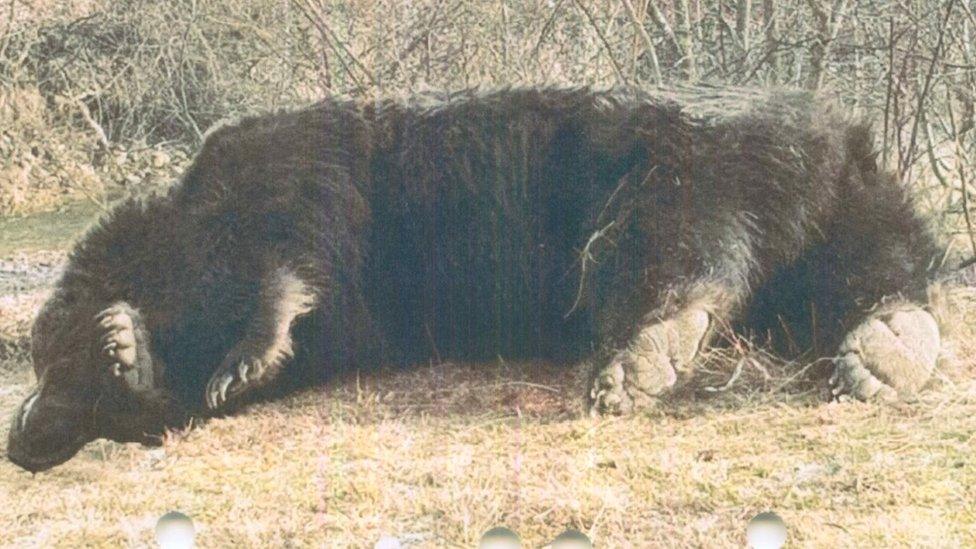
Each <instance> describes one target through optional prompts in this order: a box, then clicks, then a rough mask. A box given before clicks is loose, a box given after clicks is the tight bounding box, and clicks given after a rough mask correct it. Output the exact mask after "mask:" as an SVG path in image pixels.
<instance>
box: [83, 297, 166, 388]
mask: <svg viewBox="0 0 976 549" xmlns="http://www.w3.org/2000/svg"><path fill="white" fill-rule="evenodd" d="M95 323H96V324H95V325H96V331H97V335H96V341H95V344H96V351H97V354H98V361H99V362H100V364H101V365H102V367H103V368H104V369H105V370H106V371H107V372H108V373H109V375H111V376H112V377H115V378H119V379H121V380H122V381H123V382H125V383H126V384H127V385H128V386H129V387H130V388H131V389H133V390H135V391H138V392H143V391H149V390H152V389H153V388H154V387H155V372H154V371H153V360H152V357H151V355H150V352H149V341H148V339H149V336H148V333H147V332H146V329H145V327H144V326H143V323H142V317H141V316H140V315H139V311H137V310H136V309H134V308H133V307H131V306H130V305H129V304H127V303H125V302H121V301H120V302H117V303H114V304H113V305H112V306H110V307H109V308H107V309H105V310H103V311H102V312H100V313H98V314H97V315H95Z"/></svg>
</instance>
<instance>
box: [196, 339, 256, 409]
mask: <svg viewBox="0 0 976 549" xmlns="http://www.w3.org/2000/svg"><path fill="white" fill-rule="evenodd" d="M266 370H267V368H266V367H265V364H264V362H263V361H261V360H260V359H258V358H254V357H250V356H246V355H243V356H242V355H239V354H237V353H231V354H230V355H229V356H228V357H227V358H226V359H225V360H224V362H223V364H221V365H220V367H219V368H217V371H216V372H214V374H213V376H211V378H210V381H209V382H208V383H207V389H206V393H205V398H206V404H207V408H208V409H210V410H218V409H220V408H222V407H224V405H226V404H227V403H228V402H229V401H231V400H233V399H234V398H236V397H238V396H240V395H241V394H243V393H244V392H246V391H247V390H248V389H249V388H251V387H253V386H256V385H257V384H258V383H259V382H260V380H261V379H262V378H263V377H264V374H265V372H266Z"/></svg>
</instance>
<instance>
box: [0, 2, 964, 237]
mask: <svg viewBox="0 0 976 549" xmlns="http://www.w3.org/2000/svg"><path fill="white" fill-rule="evenodd" d="M39 5H41V6H42V8H38V7H37V6H35V5H33V4H30V3H28V2H26V0H9V1H8V2H6V6H5V7H3V8H0V122H2V126H0V163H2V164H0V212H2V211H4V210H5V209H6V210H7V211H10V210H13V209H16V205H15V204H14V202H15V201H14V200H12V199H11V198H10V197H11V196H12V195H11V193H12V192H13V191H12V190H15V189H20V193H21V195H24V197H23V198H22V199H21V201H20V203H21V204H22V208H23V207H24V206H23V204H28V205H29V204H33V203H35V202H37V200H35V198H36V197H40V196H43V195H44V193H43V192H42V191H43V190H44V189H45V188H47V187H51V186H52V185H53V188H60V189H62V190H65V189H75V188H85V187H86V186H87V185H88V182H87V180H88V179H90V180H92V181H98V182H101V183H102V184H104V182H105V181H109V182H111V183H113V184H115V183H124V184H128V185H133V186H139V185H143V184H146V181H147V180H149V181H151V182H158V181H162V180H166V179H168V178H169V177H171V176H172V175H173V174H175V173H176V172H177V171H178V167H179V166H180V165H181V164H182V163H183V162H184V161H185V158H186V155H187V153H188V152H190V151H192V150H193V148H194V147H195V145H196V144H198V142H199V140H200V139H201V137H202V135H203V133H204V132H205V131H206V129H207V128H208V127H209V126H210V125H212V124H214V123H215V122H217V121H219V120H221V119H223V118H227V117H233V116H238V115H241V114H244V113H251V112H257V111H265V110H268V109H275V108H282V107H289V106H294V105H299V104H304V103H307V102H310V101H314V100H315V99H318V98H320V97H323V96H325V95H328V94H343V95H351V96H359V97H373V96H378V95H389V94H395V93H405V92H410V91H417V90H422V89H425V88H452V89H454V88H460V87H470V86H502V85H519V84H560V83H573V84H579V83H589V84H596V85H606V84H613V83H618V82H626V83H634V84H641V85H653V84H656V83H659V82H660V83H667V82H674V81H709V82H723V83H729V84H748V85H763V86H774V85H775V86H793V87H804V88H809V89H819V90H822V91H823V93H827V94H832V95H836V96H837V97H839V98H840V99H841V100H842V101H844V102H846V103H848V104H849V105H850V106H851V107H852V108H854V109H859V110H861V111H863V112H865V113H866V114H868V115H870V116H871V117H872V118H873V119H874V120H876V123H877V132H878V135H879V140H880V143H879V146H880V147H881V148H882V151H883V160H884V161H885V162H886V163H887V165H888V166H889V167H891V168H893V169H896V170H898V171H899V173H901V174H902V176H903V178H904V180H905V181H906V183H909V184H912V185H914V188H915V189H916V190H917V191H918V192H919V195H920V196H922V197H923V200H924V204H925V206H926V207H927V208H929V209H930V210H932V211H934V212H938V213H939V214H940V215H939V216H938V219H939V220H940V222H941V223H942V228H943V229H945V230H946V231H947V232H949V233H955V234H957V235H960V236H961V237H960V238H959V239H958V245H959V246H960V250H961V249H962V248H963V247H964V248H966V249H967V250H966V251H965V253H966V254H967V255H973V254H976V239H974V238H972V237H971V236H970V235H971V233H972V231H971V230H970V229H971V228H972V227H973V225H974V223H976V220H974V219H972V218H974V217H976V206H974V205H973V204H972V202H973V201H974V200H976V194H974V191H976V181H974V179H976V176H974V173H976V129H974V127H976V115H974V103H976V43H974V38H976V36H974V34H976V0H901V1H880V0H784V1H776V0H664V1H660V2H656V1H650V2H648V1H646V0H477V1H472V0H412V1H405V0H373V1H370V0H353V1H335V0H332V1H328V0H168V1H166V2H158V1H152V0H115V1H112V2H106V1H98V0H88V1H85V0H74V1H71V2H66V3H61V4H56V5H54V6H51V7H48V6H47V4H46V3H43V4H39ZM25 166H27V167H28V169H26V171H25ZM86 166H87V168H85V167H86ZM38 174H41V176H40V177H38V176H37V175H38ZM45 181H46V183H45ZM99 192H101V191H99ZM25 193H26V194H25Z"/></svg>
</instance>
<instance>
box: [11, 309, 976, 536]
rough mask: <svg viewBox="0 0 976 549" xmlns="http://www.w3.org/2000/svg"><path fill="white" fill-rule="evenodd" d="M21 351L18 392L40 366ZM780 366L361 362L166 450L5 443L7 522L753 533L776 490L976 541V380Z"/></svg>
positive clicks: (797, 532) (801, 529)
mask: <svg viewBox="0 0 976 549" xmlns="http://www.w3.org/2000/svg"><path fill="white" fill-rule="evenodd" d="M966 295H970V294H968V293H967V294H966ZM970 297H971V296H970ZM955 303H959V301H955ZM973 311H976V309H972V310H968V312H965V314H966V315H968V316H961V317H958V318H957V319H956V320H957V321H958V322H960V323H962V322H965V321H967V320H969V321H971V320H972V315H973ZM957 312H958V311H957ZM972 341H973V339H972V333H968V334H966V335H965V337H964V339H962V340H961V342H962V343H963V344H964V345H965V344H966V343H967V342H968V343H971V342H972ZM963 351H964V352H965V353H966V354H967V356H972V355H971V354H970V352H971V349H963ZM753 352H755V353H757V352H758V351H753ZM756 356H759V355H756ZM756 356H753V358H756ZM763 356H764V355H763ZM742 357H743V356H742V355H741V354H740V356H739V358H740V359H741V358H742ZM11 360H13V361H15V363H14V364H13V366H14V368H13V370H12V371H11V370H7V372H8V373H7V380H6V382H5V383H3V384H2V385H0V386H2V389H0V409H3V410H4V411H6V410H10V409H12V408H13V407H14V406H15V405H16V403H17V402H18V401H19V399H20V398H22V397H23V395H24V394H25V393H26V390H27V383H28V381H29V379H28V378H29V374H27V372H26V362H25V358H24V357H23V355H17V356H14V357H13V358H12V359H11ZM735 362H736V361H728V360H725V361H724V363H725V365H726V367H725V370H724V373H723V372H722V371H720V370H721V369H720V368H718V367H717V366H715V365H716V364H718V361H715V360H713V361H712V364H713V366H712V373H711V374H710V375H712V376H716V378H718V377H720V376H724V378H725V379H727V378H728V377H729V375H730V372H731V370H732V369H733V367H734V365H735ZM780 366H782V365H781V364H780ZM764 368H765V370H766V373H765V374H763V375H762V376H760V377H762V379H765V380H766V382H765V383H759V384H756V383H754V380H753V381H749V380H748V375H747V374H746V373H743V374H742V375H741V376H740V378H739V379H740V381H738V382H736V383H734V384H733V385H732V387H731V388H730V389H729V390H727V391H723V392H720V393H708V392H705V391H687V392H686V394H683V395H682V398H680V399H675V400H674V401H672V402H669V403H666V405H664V406H662V407H661V408H660V409H659V410H656V411H653V412H651V413H647V414H642V415H639V416H637V417H632V418H608V419H599V420H592V419H588V418H586V419H581V418H580V417H579V416H578V414H577V411H578V408H579V400H578V398H577V397H578V395H579V388H578V387H577V383H576V377H575V376H574V375H573V373H572V372H571V371H570V370H568V369H561V368H556V367H552V366H547V365H542V364H506V363H498V364H487V365H478V366H474V365H460V366H459V365H448V364H445V365H437V366H426V367H418V368H415V369H413V370H411V371H407V372H397V373H394V372H379V373H373V374H369V375H365V374H364V375H362V376H359V377H350V378H347V379H344V380H339V381H338V382H336V383H335V384H333V385H331V386H330V387H327V388H323V389H318V390H310V391H306V392H304V393H301V394H296V395H292V396H290V397H288V398H286V399H284V400H282V401H278V402H273V403H263V404H258V405H255V406H253V407H252V409H250V410H249V411H248V412H247V413H245V414H242V415H238V416H235V417H229V418H223V419H217V420H212V421H209V422H207V423H205V424H202V425H200V426H198V427H197V428H195V429H193V430H191V431H189V432H186V433H181V434H174V435H172V436H170V437H168V438H167V439H166V440H165V442H164V444H163V446H162V447H161V448H157V449H147V448H143V447H139V446H135V445H119V444H114V443H109V442H104V441H100V442H96V443H93V444H90V445H89V446H88V447H87V448H86V449H85V450H84V451H83V452H82V454H80V455H79V456H78V457H76V458H75V459H73V460H72V461H70V462H68V463H67V464H66V465H64V466H61V467H59V468H56V469H54V470H53V471H51V472H47V473H42V474H39V475H36V476H31V475H30V474H28V473H25V472H23V471H21V470H19V469H16V468H15V467H14V466H12V465H10V464H9V463H6V462H4V463H3V464H0V524H4V525H6V527H5V530H4V531H2V532H0V542H2V544H4V545H5V546H10V547H77V546H79V545H82V544H84V545H86V546H98V547H118V546H130V547H135V546H144V545H146V544H148V543H151V539H152V528H153V526H154V522H155V519H156V518H157V517H158V516H159V515H161V514H162V513H164V512H166V511H168V510H170V509H179V510H182V511H184V512H186V513H188V514H190V515H191V516H192V517H193V518H194V519H195V520H196V523H197V526H198V531H199V535H198V541H199V543H200V545H201V546H202V547H227V546H253V547H257V546H295V547H304V546H317V547H322V546H325V547H364V546H369V545H371V543H372V542H373V541H375V540H376V539H378V538H379V537H380V536H381V535H382V534H392V535H396V536H399V537H400V538H401V539H405V540H412V543H411V544H409V545H408V546H409V547H472V546H474V544H475V543H476V540H477V538H478V536H479V535H480V533H482V532H483V531H485V530H487V529H488V528H489V527H491V526H493V525H498V524H506V525H509V526H510V527H513V528H514V529H516V530H517V531H518V532H520V533H521V534H522V535H523V537H524V539H525V540H526V541H527V542H528V543H529V545H528V546H530V547H531V546H538V545H541V544H542V543H544V542H546V541H548V540H550V539H551V538H552V537H554V536H555V534H557V533H558V532H559V531H561V530H562V529H564V528H565V527H568V526H572V527H575V528H578V529H581V530H583V531H585V532H588V533H589V534H590V535H591V536H592V537H593V538H594V539H595V540H596V542H597V543H598V545H599V546H601V547H627V546H635V547H651V546H654V547H689V546H694V547H741V546H742V544H743V541H744V540H743V532H744V525H745V522H746V521H747V520H748V518H749V517H750V516H752V515H753V514H755V513H757V512H759V511H761V510H765V509H775V510H776V511H777V512H779V513H780V514H781V515H782V516H783V517H784V518H785V519H786V521H787V523H788V525H789V527H790V536H791V540H792V543H793V544H795V545H793V546H804V547H855V546H856V547H963V546H972V545H973V544H976V506H974V502H976V459H974V457H973V456H974V448H976V419H974V418H976V382H973V381H972V380H971V379H970V380H969V381H962V382H958V383H952V382H948V381H943V382H940V383H937V386H936V387H934V388H933V389H932V390H930V391H928V392H926V393H925V394H924V396H923V398H922V399H921V400H920V401H919V402H916V403H912V404H906V405H901V406H896V407H891V406H875V405H865V404H822V403H821V397H822V395H821V394H820V391H819V390H818V389H817V388H818V387H819V386H818V385H816V384H812V383H811V382H810V381H809V380H808V379H807V378H806V377H805V376H799V377H797V378H796V379H795V380H792V381H790V382H788V383H783V382H785V381H788V379H789V378H787V377H783V376H784V374H785V373H786V371H785V370H780V369H777V366H776V365H774V364H772V363H771V362H768V361H767V362H766V363H765V365H764ZM749 369H755V370H756V371H759V369H756V368H754V367H752V366H750V367H749ZM766 374H768V376H769V377H768V378H767V377H766ZM701 385H702V384H701V383H699V386H701ZM761 386H765V387H767V388H766V389H763V388H761ZM3 434H4V433H0V435H3Z"/></svg>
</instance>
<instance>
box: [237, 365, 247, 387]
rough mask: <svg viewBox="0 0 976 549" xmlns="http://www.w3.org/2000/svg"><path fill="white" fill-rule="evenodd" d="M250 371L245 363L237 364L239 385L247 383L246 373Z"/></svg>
mask: <svg viewBox="0 0 976 549" xmlns="http://www.w3.org/2000/svg"><path fill="white" fill-rule="evenodd" d="M249 370H250V366H249V365H248V363H247V362H245V361H243V360H242V361H241V362H239V363H238V364H237V375H238V377H240V378H241V383H247V373H248V371H249Z"/></svg>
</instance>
